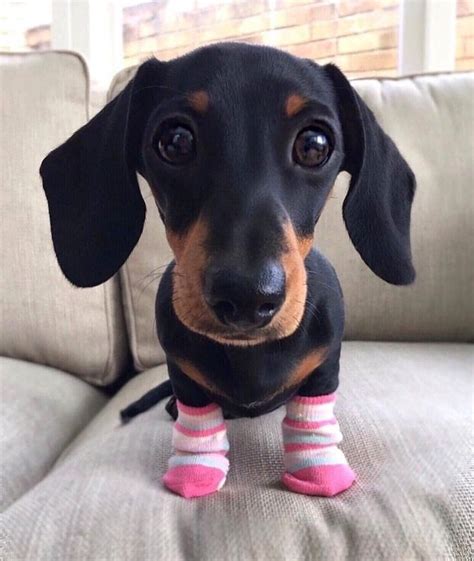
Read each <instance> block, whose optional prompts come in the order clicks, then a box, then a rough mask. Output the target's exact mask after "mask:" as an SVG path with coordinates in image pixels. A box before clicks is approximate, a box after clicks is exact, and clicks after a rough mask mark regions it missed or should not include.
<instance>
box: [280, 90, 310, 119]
mask: <svg viewBox="0 0 474 561" xmlns="http://www.w3.org/2000/svg"><path fill="white" fill-rule="evenodd" d="M306 103H307V100H306V99H305V98H304V97H303V96H302V95H299V94H291V95H290V96H288V99H287V100H286V103H285V113H286V116H287V117H294V116H295V115H296V114H297V113H299V112H300V111H301V110H302V109H303V107H304V106H305V105H306Z"/></svg>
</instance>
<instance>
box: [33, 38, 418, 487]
mask: <svg viewBox="0 0 474 561" xmlns="http://www.w3.org/2000/svg"><path fill="white" fill-rule="evenodd" d="M342 170H346V171H348V172H349V173H350V174H351V181H350V187H349V191H348V194H347V196H346V199H345V201H344V209H343V213H344V220H345V223H346V226H347V230H348V232H349V235H350V237H351V240H352V242H353V244H354V246H355V248H356V249H357V251H358V252H359V253H360V255H361V257H362V259H363V260H364V261H365V263H366V264H367V265H368V266H369V267H370V268H371V269H372V270H373V271H374V272H375V273H376V274H377V275H378V276H379V277H381V278H382V279H384V280H385V281H387V282H389V283H392V284H398V285H399V284H408V283H410V282H412V281H413V279H414V276H415V273H414V269H413V266H412V262H411V252H410V232H409V230H410V209H411V204H412V200H413V195H414V190H415V180H414V176H413V173H412V171H411V170H410V168H409V167H408V165H407V163H406V162H405V160H404V159H403V158H402V156H401V155H400V153H399V152H398V150H397V148H396V147H395V145H394V144H393V142H392V141H391V139H390V138H389V137H388V136H387V135H386V134H385V133H384V132H383V131H382V130H381V128H380V127H379V125H378V124H377V122H376V120H375V118H374V116H373V114H372V113H371V111H370V110H369V109H368V108H367V106H366V105H365V103H364V102H363V101H362V100H361V98H360V97H359V96H358V95H357V93H356V92H355V91H354V90H353V88H352V87H351V85H350V84H349V82H348V81H347V79H346V78H345V77H344V76H343V74H342V73H341V72H340V71H339V70H338V68H337V67H336V66H333V65H326V66H318V65H317V64H315V63H313V62H311V61H309V60H303V59H299V58H295V57H293V56H291V55H289V54H286V53H284V52H281V51H278V50H275V49H272V48H267V47H256V46H249V45H243V44H236V43H234V44H219V45H214V46H210V47H206V48H203V49H199V50H197V51H194V52H192V53H190V54H188V55H186V56H183V57H180V58H178V59H176V60H173V61H171V62H166V63H165V62H160V61H158V60H149V61H147V62H145V63H144V64H142V65H141V66H140V68H139V69H138V72H137V74H136V76H135V78H134V79H133V80H132V82H131V83H130V84H129V85H128V86H127V87H126V89H125V90H124V91H123V92H122V93H121V94H120V95H119V96H118V97H116V98H115V99H114V100H113V101H112V102H110V103H109V104H108V105H107V106H106V107H105V108H104V109H103V110H102V111H101V112H100V113H99V114H98V115H97V116H96V117H94V118H93V119H92V120H91V121H90V122H89V123H88V124H87V125H85V126H84V127H83V128H81V129H80V130H79V131H78V132H76V133H75V134H74V135H73V136H72V137H71V138H70V139H69V140H68V141H67V142H66V143H65V144H63V145H62V146H60V147H59V148H57V149H56V150H54V151H53V152H52V153H51V154H49V155H48V156H47V158H46V159H45V160H44V162H43V164H42V166H41V175H42V178H43V183H44V189H45V191H46V195H47V198H48V203H49V210H50V216H51V229H52V236H53V241H54V247H55V251H56V254H57V258H58V261H59V264H60V266H61V268H62V270H63V272H64V274H65V275H66V277H67V278H68V279H69V280H70V281H71V282H72V283H74V284H75V285H77V286H81V287H89V286H95V285H98V284H100V283H102V282H104V281H106V280H107V279H109V278H110V277H111V276H112V275H113V274H114V273H115V272H117V270H118V269H119V268H120V266H121V265H122V264H123V263H124V261H125V260H126V259H127V257H128V255H129V254H130V252H131V250H132V249H133V247H134V246H135V244H136V243H137V241H138V239H139V237H140V234H141V232H142V228H143V222H144V219H145V204H144V202H143V200H142V197H141V195H140V191H139V188H138V184H137V178H136V173H137V172H139V173H140V174H141V175H143V176H144V177H145V178H146V179H147V181H148V183H149V184H150V187H151V189H152V191H153V194H154V197H155V201H156V206H157V208H158V212H159V214H160V216H161V218H162V220H163V222H164V224H165V227H166V232H167V237H168V241H169V244H170V246H171V248H172V250H173V252H174V255H175V260H174V261H173V262H172V263H171V264H170V265H169V267H168V268H167V270H166V272H165V274H164V276H163V278H162V281H161V284H160V288H159V291H158V296H157V300H156V316H157V326H158V336H159V340H160V342H161V344H162V346H163V348H164V350H165V352H166V356H167V362H168V368H169V376H170V381H171V386H172V391H173V393H174V395H175V397H176V399H177V414H178V418H177V421H176V423H175V426H174V430H173V443H174V449H175V452H174V455H173V457H172V458H171V459H170V466H169V470H168V472H167V474H166V475H165V478H164V481H165V484H166V485H167V486H168V487H169V488H170V489H172V490H173V491H175V492H177V493H179V494H181V495H183V496H187V497H188V496H198V495H205V494H208V493H210V492H213V491H215V490H217V489H219V488H220V487H221V486H222V484H223V483H224V481H225V477H226V474H227V470H228V460H227V458H226V452H227V449H228V442H227V437H226V431H225V423H224V420H223V411H224V412H226V413H227V414H229V415H232V416H257V415H260V414H262V413H265V412H267V411H270V410H272V409H274V408H276V407H278V406H280V405H281V404H283V403H286V404H287V416H286V417H285V420H284V422H283V435H284V443H285V465H286V471H285V474H284V478H283V480H284V482H285V484H286V485H287V487H289V488H290V489H292V490H294V491H297V492H302V493H308V494H315V495H334V494H336V493H338V492H340V491H343V490H344V489H346V488H347V487H348V486H350V485H351V484H352V482H353V480H354V474H353V472H352V471H351V469H350V468H349V466H348V465H347V462H346V460H345V457H344V455H343V453H342V452H341V450H339V448H338V447H337V445H338V443H339V442H340V440H341V438H342V437H341V434H340V431H339V427H338V424H337V421H336V419H335V418H334V415H333V405H334V392H335V391H336V388H337V386H338V371H339V355H340V350H341V339H342V334H343V323H344V312H343V299H342V293H341V290H340V287H339V283H338V280H337V277H336V274H335V272H334V270H333V268H332V267H331V265H330V264H329V263H328V261H327V260H326V259H325V258H324V257H323V256H322V255H321V254H320V253H319V252H318V251H317V250H315V249H314V248H313V230H314V227H315V224H316V222H317V221H318V218H319V216H320V213H321V211H322V209H323V207H324V204H325V201H326V199H327V197H328V195H329V193H330V191H331V188H332V186H333V184H334V182H335V179H336V177H337V175H338V173H339V172H340V171H342ZM169 387H170V385H169V383H168V384H167V385H166V386H165V388H164V389H163V388H161V389H157V390H155V391H153V392H152V393H150V394H149V395H148V396H145V398H144V399H143V400H141V401H140V402H138V403H137V404H134V405H132V406H131V408H130V409H128V410H127V411H126V412H125V414H124V415H125V416H127V415H128V416H131V415H133V414H136V413H137V412H139V411H142V410H144V409H146V408H147V407H148V406H150V405H151V404H152V403H155V402H156V401H157V400H158V399H159V398H160V397H162V396H163V394H164V393H166V390H167V389H168V388H169Z"/></svg>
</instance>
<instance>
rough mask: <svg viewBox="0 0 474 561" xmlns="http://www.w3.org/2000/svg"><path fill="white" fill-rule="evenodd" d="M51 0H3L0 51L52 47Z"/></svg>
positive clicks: (1, 3)
mask: <svg viewBox="0 0 474 561" xmlns="http://www.w3.org/2000/svg"><path fill="white" fill-rule="evenodd" d="M50 25H51V0H13V1H9V0H0V51H25V50H26V51H28V50H31V49H36V50H42V49H49V48H50V45H51V38H50V35H51V33H50Z"/></svg>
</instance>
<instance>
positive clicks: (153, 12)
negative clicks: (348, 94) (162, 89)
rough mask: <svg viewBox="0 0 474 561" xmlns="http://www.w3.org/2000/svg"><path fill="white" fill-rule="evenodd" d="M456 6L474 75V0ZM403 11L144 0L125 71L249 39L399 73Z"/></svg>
mask: <svg viewBox="0 0 474 561" xmlns="http://www.w3.org/2000/svg"><path fill="white" fill-rule="evenodd" d="M456 1H457V22H456V26H457V28H456V34H457V48H456V69H458V70H467V69H474V0H456ZM184 5H185V6H187V7H188V10H185V9H182V6H184ZM271 5H273V7H274V9H273V10H271V9H270V8H269V6H271ZM399 5H400V0H273V1H270V0H233V1H232V2H229V1H226V0H213V1H212V2H210V1H209V0H204V1H203V0H194V1H189V0H188V1H187V2H178V1H177V0H156V1H155V2H144V3H143V4H139V5H136V6H130V7H128V8H125V9H124V14H123V15H124V29H123V35H124V65H125V66H130V65H133V64H137V63H139V62H141V61H142V60H144V59H146V58H148V57H150V56H152V55H155V56H157V57H158V58H160V59H163V60H168V59H170V58H173V57H175V56H178V55H180V54H183V53H185V52H187V51H190V50H192V49H194V48H196V47H198V46H200V45H204V44H207V43H211V42H215V41H229V40H241V41H246V42H249V43H266V44H268V45H274V46H276V47H281V48H283V49H286V50H288V51H290V52H292V53H294V54H295V55H298V56H305V57H309V58H313V59H316V60H317V61H319V62H322V63H325V62H329V61H333V62H336V63H337V64H338V65H339V66H340V67H341V68H342V69H343V70H344V71H345V72H346V73H347V74H348V75H349V76H350V77H357V76H371V75H384V76H391V75H396V74H397V44H398V21H399ZM177 6H181V9H176V7H177ZM27 44H28V46H29V47H30V48H33V49H44V48H48V47H49V46H50V30H49V27H47V26H41V27H38V28H35V29H31V30H29V31H28V32H27Z"/></svg>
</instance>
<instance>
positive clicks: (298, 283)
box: [167, 219, 312, 346]
mask: <svg viewBox="0 0 474 561" xmlns="http://www.w3.org/2000/svg"><path fill="white" fill-rule="evenodd" d="M207 236H208V229H207V225H206V224H205V222H204V221H203V220H202V219H198V220H197V221H196V222H195V223H194V224H193V225H192V226H191V228H190V229H189V230H188V232H186V233H185V234H183V235H180V236H179V235H177V234H175V233H173V232H171V231H167V238H168V241H169V244H170V246H171V248H172V250H173V252H174V255H175V259H176V265H175V268H174V271H173V307H174V310H175V313H176V315H177V317H178V318H179V320H180V321H181V323H183V324H184V325H185V326H186V327H187V328H188V329H191V331H194V332H196V333H199V334H201V335H205V336H206V337H209V338H210V339H213V340H214V341H217V342H218V343H222V344H225V345H234V346H253V345H258V344H261V343H264V342H267V341H272V340H275V339H281V338H283V337H288V336H289V335H291V334H292V333H293V332H294V331H295V330H296V329H297V328H298V325H299V324H300V321H301V318H302V317H303V313H304V308H305V302H306V292H307V286H306V280H307V279H306V269H305V267H304V259H305V257H306V255H307V254H308V252H309V250H310V249H311V246H312V238H311V237H309V238H297V236H296V234H295V231H294V229H293V227H292V225H291V223H288V224H287V226H286V227H285V245H286V248H285V252H284V253H283V254H282V256H281V263H282V266H283V268H284V270H285V275H286V298H285V302H284V303H283V305H282V307H281V309H280V310H279V312H278V313H277V314H276V316H275V317H274V319H273V320H272V321H271V322H270V324H269V325H267V326H266V327H264V328H262V329H259V330H257V331H256V332H255V333H254V334H253V335H252V336H245V335H241V336H239V335H237V334H236V333H235V331H234V330H233V329H232V328H227V327H226V326H224V325H222V324H221V323H220V322H219V321H218V320H217V318H216V317H215V316H214V314H213V313H212V311H211V310H210V309H209V307H208V305H207V303H206V301H205V299H204V294H203V280H202V278H203V273H204V271H205V269H206V266H207V261H208V255H207V252H206V249H205V243H206V240H207Z"/></svg>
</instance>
